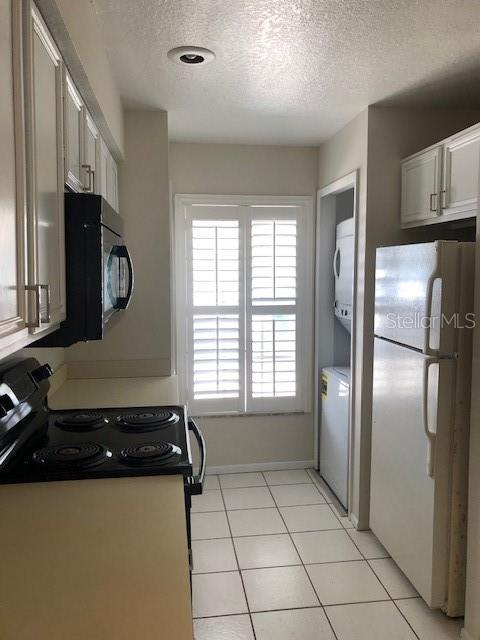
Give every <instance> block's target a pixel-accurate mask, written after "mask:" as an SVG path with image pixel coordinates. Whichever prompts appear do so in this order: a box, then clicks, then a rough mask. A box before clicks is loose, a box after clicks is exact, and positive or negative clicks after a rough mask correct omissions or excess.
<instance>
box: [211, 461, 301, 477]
mask: <svg viewBox="0 0 480 640" xmlns="http://www.w3.org/2000/svg"><path fill="white" fill-rule="evenodd" d="M312 467H313V460H291V461H286V462H255V463H254V464H230V465H224V466H218V467H215V466H213V467H210V466H209V467H207V475H214V474H217V473H246V472H248V471H283V470H289V469H311V468H312Z"/></svg>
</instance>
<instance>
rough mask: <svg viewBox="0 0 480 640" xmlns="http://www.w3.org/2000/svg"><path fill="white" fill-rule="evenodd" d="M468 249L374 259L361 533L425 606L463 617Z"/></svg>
mask: <svg viewBox="0 0 480 640" xmlns="http://www.w3.org/2000/svg"><path fill="white" fill-rule="evenodd" d="M473 282H474V243H459V242H452V241H438V242H432V243H425V244H414V245H403V246H396V247H384V248H380V249H377V257H376V270H375V347H374V367H373V405H372V465H371V498H370V526H371V529H372V530H373V532H374V533H375V534H376V536H377V537H378V539H379V540H380V541H381V542H382V544H383V545H384V546H385V548H386V549H387V550H388V551H389V553H390V555H391V556H392V558H393V559H394V560H395V562H396V563H397V564H398V566H399V567H400V569H401V570H402V571H403V572H404V573H405V575H406V576H407V577H408V579H409V580H410V581H411V583H412V584H413V586H414V587H415V588H416V589H417V591H418V592H419V594H420V595H421V596H422V598H423V599H424V600H425V602H426V603H427V604H428V605H429V606H430V607H432V608H437V609H438V608H441V609H443V610H444V611H445V612H446V613H447V614H448V615H450V616H458V615H462V614H463V608H464V589H465V553H466V509H467V506H466V505H467V473H468V470H467V467H468V437H469V413H470V375H471V341H472V333H473V331H472V322H473V314H472V311H473Z"/></svg>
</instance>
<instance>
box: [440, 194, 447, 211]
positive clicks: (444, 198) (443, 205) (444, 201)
mask: <svg viewBox="0 0 480 640" xmlns="http://www.w3.org/2000/svg"><path fill="white" fill-rule="evenodd" d="M440 193H441V194H442V195H441V202H440V206H441V208H442V209H446V208H447V190H446V189H442V190H441V191H440Z"/></svg>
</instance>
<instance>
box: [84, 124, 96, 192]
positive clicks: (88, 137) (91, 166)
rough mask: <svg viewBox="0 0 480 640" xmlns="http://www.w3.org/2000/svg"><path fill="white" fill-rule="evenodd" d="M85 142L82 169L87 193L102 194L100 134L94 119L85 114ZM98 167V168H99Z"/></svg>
mask: <svg viewBox="0 0 480 640" xmlns="http://www.w3.org/2000/svg"><path fill="white" fill-rule="evenodd" d="M84 128H85V137H84V138H85V141H84V157H83V161H82V168H83V174H84V184H85V191H87V192H88V193H97V194H99V193H100V184H99V178H100V175H99V170H98V169H99V165H100V162H99V156H100V134H99V133H98V129H97V127H96V126H95V123H94V122H93V120H92V118H91V117H90V115H89V114H88V113H86V114H85V127H84ZM97 167H98V168H97Z"/></svg>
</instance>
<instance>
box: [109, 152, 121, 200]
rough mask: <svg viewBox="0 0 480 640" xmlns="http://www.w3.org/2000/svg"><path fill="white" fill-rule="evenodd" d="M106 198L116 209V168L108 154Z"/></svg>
mask: <svg viewBox="0 0 480 640" xmlns="http://www.w3.org/2000/svg"><path fill="white" fill-rule="evenodd" d="M107 196H108V197H107V200H108V202H109V203H110V204H111V205H112V207H113V208H114V209H115V211H118V170H117V163H116V162H115V160H114V159H113V157H112V155H111V154H110V153H109V154H108V174H107Z"/></svg>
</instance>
